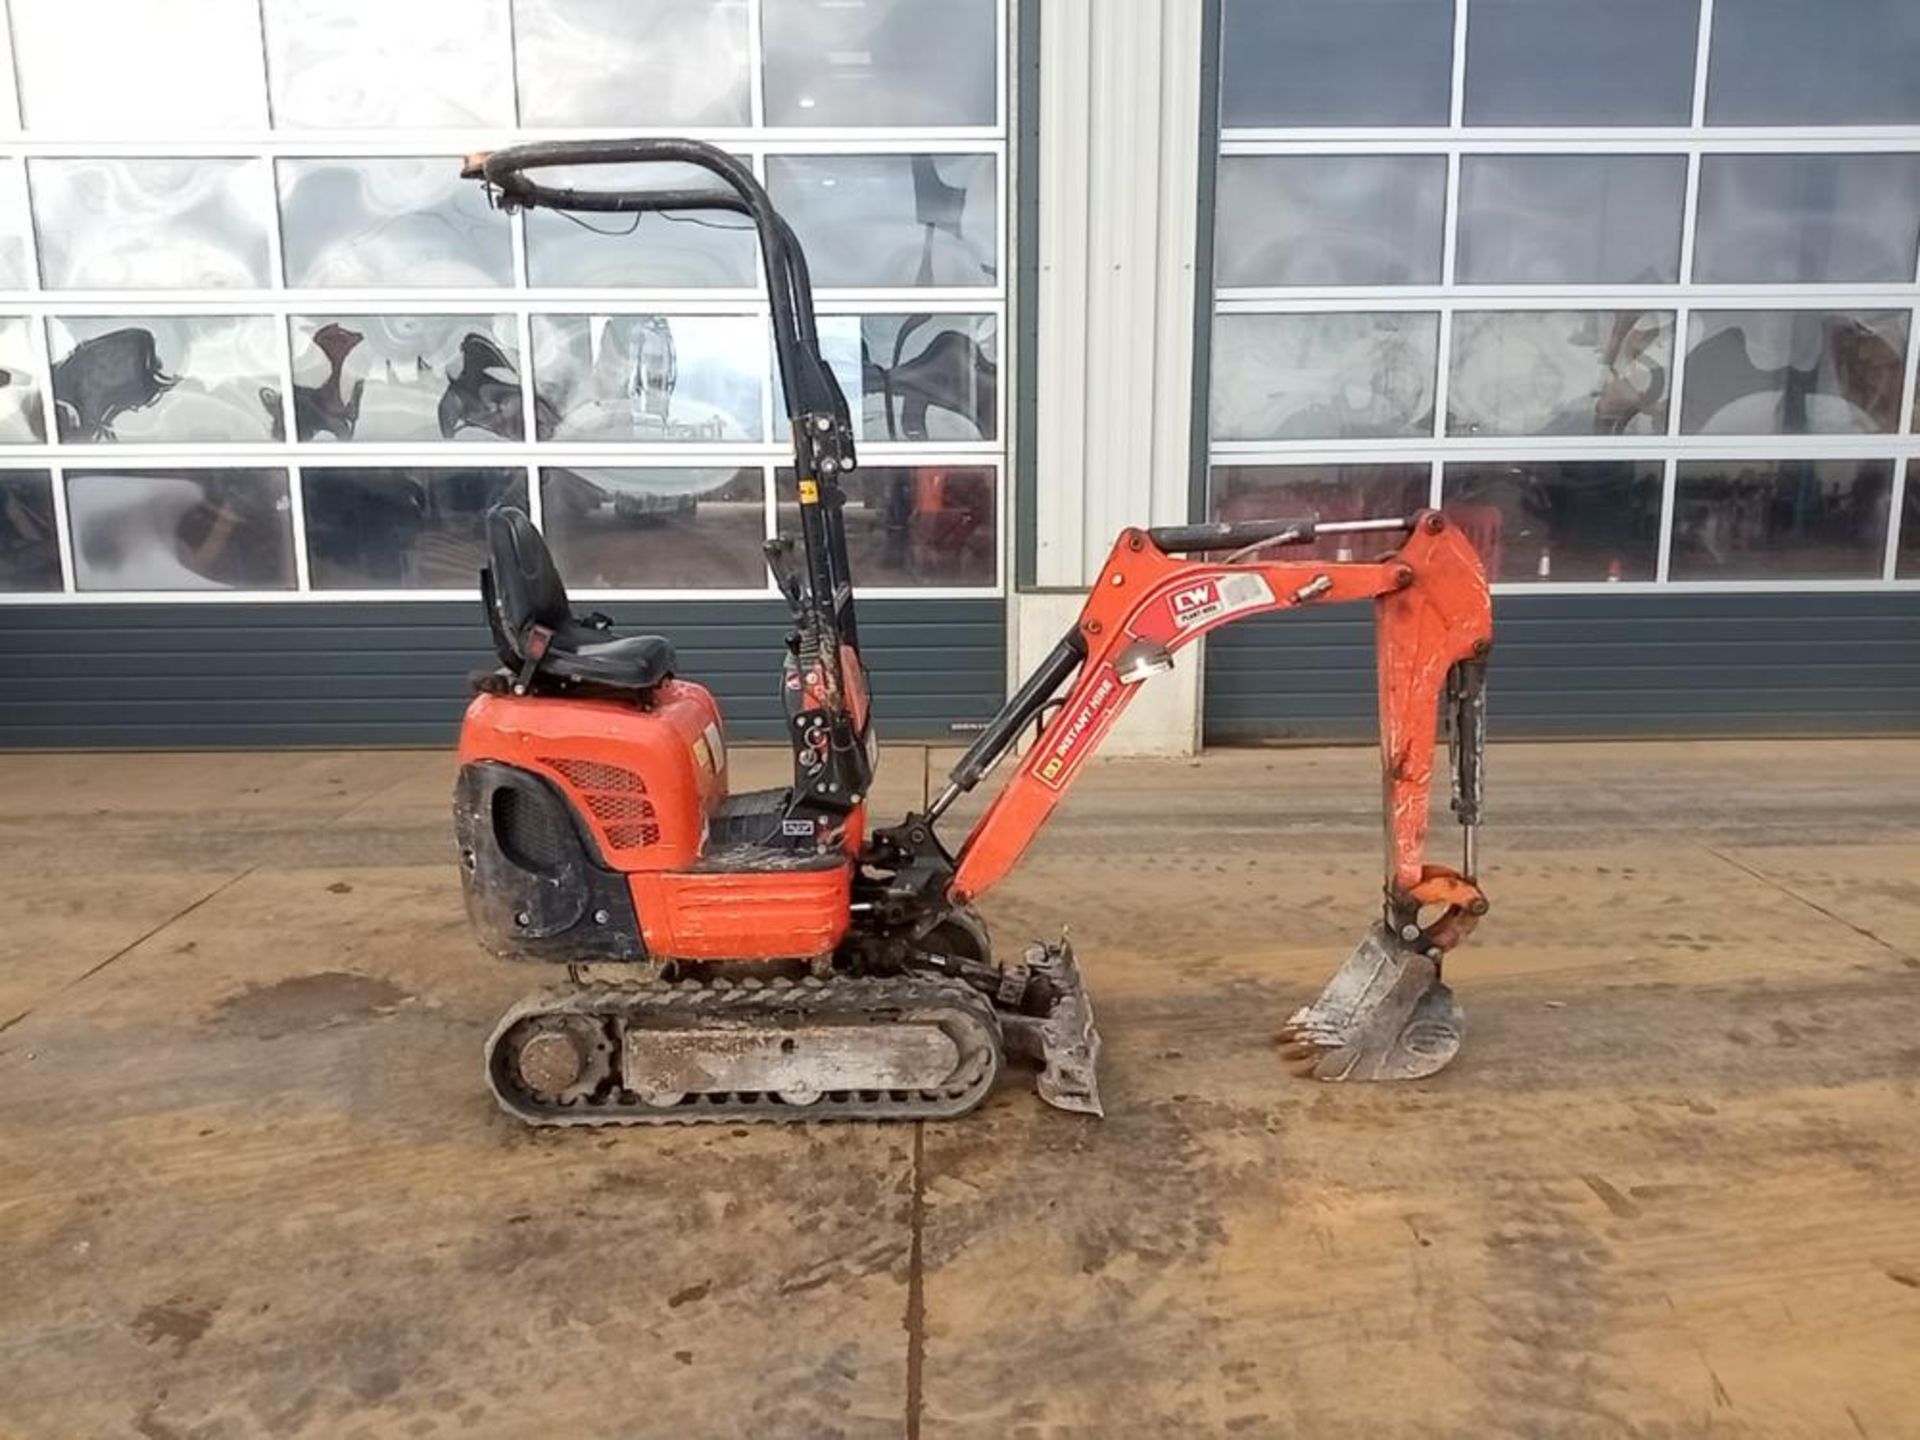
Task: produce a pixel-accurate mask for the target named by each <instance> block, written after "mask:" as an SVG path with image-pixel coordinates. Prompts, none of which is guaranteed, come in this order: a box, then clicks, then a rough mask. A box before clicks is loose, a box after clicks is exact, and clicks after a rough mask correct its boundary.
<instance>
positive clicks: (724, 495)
mask: <svg viewBox="0 0 1920 1440" xmlns="http://www.w3.org/2000/svg"><path fill="white" fill-rule="evenodd" d="M540 504H541V506H542V510H541V515H542V517H543V518H542V521H541V524H542V527H543V528H544V529H545V531H546V536H547V543H548V544H549V545H550V546H552V547H553V558H554V562H555V563H556V564H557V565H558V566H559V567H560V573H561V575H563V576H564V577H565V578H566V582H567V584H568V585H569V586H570V587H571V588H573V589H575V590H682V589H693V590H764V589H765V588H766V587H767V568H766V561H765V560H764V559H763V558H762V556H761V553H760V544H761V542H762V541H763V540H765V539H766V536H767V486H766V477H765V472H764V471H762V470H761V469H760V467H759V466H757V465H756V466H752V467H743V468H740V469H718V468H716V469H697V468H692V467H678V468H662V469H651V468H649V469H635V468H628V469H598V468H595V469H586V468H581V467H577V466H575V467H568V468H566V469H547V470H542V471H541V472H540Z"/></svg>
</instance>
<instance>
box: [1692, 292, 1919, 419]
mask: <svg viewBox="0 0 1920 1440" xmlns="http://www.w3.org/2000/svg"><path fill="white" fill-rule="evenodd" d="M1906 353H1907V312H1906V311H1904V310H1850V311H1849V310H1696V311H1695V312H1694V313H1693V314H1692V315H1691V316H1689V317H1688V324H1687V378H1686V389H1685V397H1686V398H1685V402H1684V403H1683V405H1682V406H1681V411H1680V428H1681V429H1682V430H1684V431H1686V432H1687V433H1688V434H1690V435H1843V434H1849V433H1859V432H1870V433H1881V434H1884V433H1887V432H1889V431H1892V430H1893V429H1894V428H1895V427H1896V426H1897V425H1898V424H1899V420H1900V394H1901V391H1902V390H1903V389H1904V388H1905V383H1906V374H1905V368H1904V367H1905V364H1906Z"/></svg>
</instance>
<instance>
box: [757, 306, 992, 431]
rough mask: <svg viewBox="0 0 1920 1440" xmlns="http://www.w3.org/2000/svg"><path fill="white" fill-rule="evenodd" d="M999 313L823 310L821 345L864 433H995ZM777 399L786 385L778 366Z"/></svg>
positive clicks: (780, 403) (779, 402)
mask: <svg viewBox="0 0 1920 1440" xmlns="http://www.w3.org/2000/svg"><path fill="white" fill-rule="evenodd" d="M997 328H998V327H997V326H996V324H995V322H994V318H993V317H992V316H991V315H925V314H912V315H894V314H888V315H823V316H821V317H820V322H819V330H820V353H821V354H822V355H823V356H824V357H825V358H826V361H827V366H828V368H829V369H831V370H832V371H833V375H834V378H835V379H836V380H838V381H839V382H840V388H841V390H842V391H843V392H844V393H845V394H846V396H847V400H848V403H849V404H850V405H851V406H852V408H853V411H854V424H855V426H856V427H857V430H856V433H857V434H858V435H859V437H860V438H861V439H863V440H882V441H889V442H891V441H910V440H932V441H942V440H962V441H966V440H992V439H995V438H996V437H997V435H998V431H999V414H998V406H999V389H1000V387H999V378H1000V363H999V354H1000V342H999V336H998V334H997V333H996V332H997ZM774 383H775V388H774V403H775V405H776V406H777V407H778V408H779V413H780V414H782V415H785V414H786V391H785V390H784V389H783V388H781V387H780V385H779V371H778V368H777V367H776V369H775V371H774Z"/></svg>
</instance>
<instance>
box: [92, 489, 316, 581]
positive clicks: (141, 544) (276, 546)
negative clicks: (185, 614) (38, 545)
mask: <svg viewBox="0 0 1920 1440" xmlns="http://www.w3.org/2000/svg"><path fill="white" fill-rule="evenodd" d="M67 523H68V525H69V526H70V527H71V529H72V532H73V579H74V584H75V585H77V586H78V587H79V588H80V589H82V590H291V589H293V588H294V570H293V514H292V507H291V506H290V505H289V503H288V500H287V472H286V471H284V470H69V471H67Z"/></svg>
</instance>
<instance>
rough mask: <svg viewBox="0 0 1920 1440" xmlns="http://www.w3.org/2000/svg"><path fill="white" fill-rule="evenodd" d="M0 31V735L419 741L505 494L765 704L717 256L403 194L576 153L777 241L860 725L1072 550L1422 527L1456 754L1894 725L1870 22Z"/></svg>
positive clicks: (1906, 582)
mask: <svg viewBox="0 0 1920 1440" xmlns="http://www.w3.org/2000/svg"><path fill="white" fill-rule="evenodd" d="M5 9H6V17H5V18H6V25H5V27H4V41H5V43H6V45H7V46H8V47H9V48H10V56H9V57H7V58H10V62H11V63H10V64H9V65H6V66H0V77H5V78H8V79H11V80H12V82H13V84H12V89H11V93H0V370H4V372H5V382H6V383H5V384H4V386H0V664H4V665H5V667H6V674H7V680H6V684H7V698H6V701H5V702H4V703H3V704H0V744H6V745H15V746H48V745H223V744H261V745H275V744H283V745H307V744H370V743H434V742H437V741H441V740H444V739H447V738H448V737H450V736H451V734H452V732H453V728H454V726H455V723H456V721H457V718H458V714H459V710H460V708H461V704H462V698H463V695H464V693H465V685H466V677H467V675H468V673H469V672H470V671H471V670H472V669H474V668H476V667H479V666H483V665H485V664H486V663H488V658H487V645H486V638H485V629H484V625H483V622H482V620H481V616H480V611H479V607H478V604H477V600H476V594H477V592H476V588H475V575H476V572H477V569H478V566H479V564H480V561H481V546H480V520H481V517H482V516H483V514H484V513H485V510H486V509H487V507H488V506H490V505H492V504H494V503H496V502H499V501H501V500H510V501H512V502H514V503H517V504H521V505H523V506H524V507H526V508H527V509H528V510H529V511H530V512H531V513H532V514H533V516H534V517H535V519H536V521H537V522H538V523H540V525H541V526H542V528H543V530H544V531H545V532H546V534H547V536H548V538H549V541H550V543H551V544H552V546H553V549H554V552H555V555H556V558H557V559H558V561H559V563H560V565H561V567H562V569H563V571H564V572H565V573H566V574H567V577H568V580H569V583H570V585H571V586H572V588H573V589H574V590H575V592H576V595H577V597H578V598H580V599H581V600H583V601H586V602H590V603H591V604H592V606H593V607H595V608H598V609H602V610H605V611H607V612H608V613H610V614H612V615H613V616H614V617H615V618H616V620H617V621H619V622H621V623H622V624H623V625H634V626H639V627H643V628H646V629H654V630H658V631H660V632H662V633H665V634H668V635H670V636H671V637H673V639H674V640H675V642H676V645H677V646H678V648H679V651H680V656H681V667H682V669H683V671H684V672H685V673H686V674H688V675H689V676H691V677H693V678H697V679H701V680H703V681H704V682H706V683H708V684H710V685H711V686H712V687H713V688H714V689H715V690H716V692H717V693H718V694H719V695H720V697H721V699H722V702H723V704H724V705H725V706H726V707H727V709H728V711H729V714H730V716H731V717H732V718H733V721H734V724H735V728H736V731H737V732H738V733H740V734H741V735H743V736H755V735H771V734H775V733H778V722H777V696H776V694H775V688H774V682H775V675H776V669H777V656H778V647H779V644H780V637H781V635H782V633H783V632H784V614H785V612H784V606H783V605H782V604H781V603H780V602H779V600H778V599H777V598H776V597H775V595H774V592H773V590H772V588H771V585H770V583H769V580H768V578H767V575H766V572H765V570H764V568H763V566H762V564H761V561H760V554H759V547H760V544H761V542H762V541H763V540H764V539H765V538H766V537H768V536H769V535H772V534H776V533H779V532H780V531H782V530H783V529H784V528H786V527H787V526H788V525H790V524H791V523H792V509H791V506H792V497H791V495H790V494H789V493H788V491H789V487H790V478H789V477H788V476H787V475H786V474H785V472H784V470H783V455H784V453H785V451H786V439H785V433H784V422H783V420H782V419H781V405H780V400H779V396H778V394H777V382H776V380H775V378H774V376H773V373H772V371H773V367H772V363H771V357H770V354H769V349H768V339H767V312H766V305H765V302H764V300H763V299H762V298H761V296H760V294H759V289H758V275H757V272H756V268H755V266H756V260H755V255H754V249H753V245H752V242H751V239H750V237H748V236H746V235H743V234H741V233H739V231H738V230H737V229H736V228H734V226H733V225H732V224H731V223H730V222H729V221H727V220H724V219H722V220H715V219H713V218H712V217H691V216H649V217H646V218H644V219H641V220H640V221H639V222H638V223H637V224H635V223H634V222H632V221H614V222H609V220H608V219H607V218H606V217H580V218H578V219H575V218H569V217H564V216H557V215H552V214H544V213H542V214H534V215H505V214H502V213H500V212H498V211H494V210H491V209H489V208H488V206H487V204H486V202H485V198H484V196H483V195H482V194H481V192H480V190H479V188H478V187H477V186H476V185H474V184H473V183H472V182H464V181H461V180H460V179H459V178H458V168H459V162H458V157H459V156H460V155H461V154H463V153H465V152H468V151H471V150H476V149H484V148H493V147H498V146H500V145H503V144H507V143H511V142H512V141H514V140H517V139H531V138H550V137H560V136H593V135H619V134H632V133H655V134H685V135H694V136H698V137H700V138H703V139H707V140H711V141H713V142H715V143H717V144H720V145H722V146H724V147H726V148H728V149H729V150H731V151H733V152H734V153H736V154H738V155H740V156H742V157H743V158H746V159H748V160H749V161H750V163H751V164H752V165H753V166H754V168H755V170H756V172H757V173H758V174H759V175H760V177H761V178H762V180H763V181H764V182H765V183H766V185H767V187H768V189H769V190H770V191H771V193H772V195H773V197H774V200H775V202H776V203H777V204H778V205H779V206H780V208H781V209H782V210H783V212H784V213H785V214H786V215H787V216H788V218H789V219H790V220H791V221H792V223H793V224H794V226H795V229H796V230H797V231H798V233H799V235H800V238H801V240H802V242H803V243H804V245H805V246H806V249H807V252H808V255H809V258H810V260H811V263H812V268H813V274H814V280H815V286H816V291H817V296H818V299H819V303H820V310H821V332H822V338H823V342H824V344H825V347H826V348H827V350H828V351H829V356H830V359H831V361H832V363H833V364H834V367H835V369H836V373H837V374H838V375H839V377H840V380H841V383H842V385H843V387H844V388H845V389H846V391H847V393H848V395H849V396H850V397H851V398H852V399H853V403H854V409H855V411H856V415H857V420H858V426H859V431H860V437H861V461H862V465H861V469H860V471H859V472H858V473H857V474H856V476H855V477H854V479H853V481H852V482H851V484H850V486H849V496H850V498H849V508H848V520H849V532H850V538H851V542H852V549H853V554H852V559H853V564H854V567H855V573H856V576H857V578H858V579H859V581H860V583H861V597H862V621H863V639H864V641H865V647H866V651H867V658H868V660H869V663H870V664H871V665H872V666H873V669H874V671H875V686H876V691H877V693H878V695H879V699H880V704H881V707H882V725H883V728H884V730H885V732H886V733H887V734H889V735H891V736H895V737H902V738H905V737H924V738H940V737H943V736H952V735H954V734H956V733H960V732H962V731H964V730H965V728H966V727H967V726H969V725H970V724H973V723H977V722H978V721H979V720H980V719H982V718H983V717H984V716H985V715H986V714H988V713H990V712H991V710H992V709H993V707H994V706H995V705H996V704H997V703H998V701H999V699H1000V697H1001V696H1002V695H1003V694H1004V693H1005V690H1006V688H1007V686H1008V683H1009V681H1010V679H1012V678H1015V677H1017V675H1018V673H1019V672H1020V671H1021V670H1023V669H1025V668H1026V667H1027V666H1028V665H1030V664H1031V663H1032V661H1033V659H1034V658H1035V657H1037V655H1038V654H1039V653H1041V652H1043V651H1044V650H1045V649H1046V648H1047V646H1049V645H1050V644H1051V643H1052V641H1053V639H1054V638H1055V637H1056V636H1057V634H1058V632H1059V630H1060V629H1061V628H1064V624H1065V621H1066V618H1067V617H1068V616H1069V615H1070V614H1071V611H1072V609H1073V608H1074V607H1075V605H1076V604H1077V602H1078V598H1079V595H1080V593H1082V591H1083V587H1084V586H1085V585H1086V584H1087V583H1088V582H1089V581H1090V580H1091V579H1092V578H1093V576H1094V573H1095V572H1096V570H1097V567H1098V564H1099V561H1100V558H1101V557H1102V556H1103V555H1104V554H1105V552H1106V548H1107V546H1108V544H1109V543H1110V542H1111V539H1112V536H1113V534H1114V533H1115V532H1116V531H1117V530H1118V529H1119V528H1120V527H1121V526H1122V525H1125V524H1139V523H1167V522H1170V521H1176V520H1184V519H1190V518H1198V517H1202V516H1207V517H1214V518H1223V519H1232V518H1242V517H1246V516H1251V515H1257V514H1315V515H1319V516H1322V517H1324V518H1328V519H1335V518H1341V519H1344V518H1350V517H1352V516H1356V515H1361V514H1377V513H1387V512H1398V511H1404V510H1407V509H1410V508H1413V507H1417V506H1419V505H1423V504H1430V503H1431V504H1439V505H1442V506H1443V507H1444V508H1446V509H1447V510H1448V511H1449V513H1450V514H1452V515H1453V516H1454V518H1455V519H1456V521H1457V522H1458V523H1459V524H1461V525H1462V526H1463V527H1464V528H1465V529H1466V530H1467V532H1468V533H1469V535H1470V536H1471V537H1472V538H1473V539H1474V541H1475V543H1476V545H1478V546H1479V548H1480V550H1481V553H1482V555H1483V557H1484V559H1485V560H1486V563H1487V566H1488V569H1489V572H1490V574H1491V575H1492V577H1493V578H1494V580H1495V582H1496V595H1497V601H1496V604H1497V620H1498V625H1499V635H1500V639H1499V658H1498V661H1497V664H1496V671H1495V683H1496V686H1497V687H1498V689H1497V694H1498V696H1499V699H1498V700H1497V702H1496V703H1497V707H1498V710H1497V713H1498V714H1499V716H1500V721H1501V733H1502V734H1543V735H1551V734H1575V733H1578V734H1631V733H1696V734H1726V733H1816V734H1818V733H1859V732H1872V731H1910V730H1912V729H1915V728H1917V727H1920V477H1916V479H1915V480H1913V481H1911V482H1910V481H1909V479H1908V475H1907V471H1908V470H1909V468H1913V467H1914V466H1915V462H1916V460H1920V439H1916V428H1915V414H1914V408H1915V390H1916V375H1915V356H1916V350H1917V349H1920V346H1916V344H1915V343H1914V340H1915V337H1914V335H1913V331H1914V329H1915V322H1916V305H1917V304H1920V10H1916V8H1915V7H1914V6H1913V5H1912V4H1911V3H1909V0H1206V3H1203V0H1125V3H1119V0H1115V3H1106V0H408V3H407V4H405V5H391V4H389V5H378V4H375V3H373V0H196V3H195V4H193V5H191V6H175V5H162V4H159V3H157V0H145V3H142V0H5ZM660 178H661V179H662V180H663V181H669V182H670V181H672V180H673V179H674V178H676V177H673V176H670V175H669V176H663V177H660ZM1325 553H1326V555H1327V558H1329V559H1333V558H1338V557H1339V554H1340V552H1339V551H1337V550H1335V549H1334V548H1332V547H1327V549H1326V552H1325ZM1370 686H1371V658H1370V635H1369V618H1368V616H1367V614H1366V613H1365V612H1364V611H1363V610H1350V611H1341V610H1334V611H1327V612H1324V613H1316V614H1311V615H1296V616H1287V617H1279V618H1276V619H1273V620H1271V621H1261V622H1253V623H1250V624H1247V625H1245V626H1242V627H1236V628H1232V629H1229V630H1226V631H1223V632H1220V633H1219V634H1218V635H1216V636H1215V637H1214V638H1213V639H1212V640H1211V641H1210V642H1209V645H1208V653H1207V654H1206V656H1205V659H1204V664H1197V665H1193V666H1183V669H1182V671H1180V672H1176V675H1175V677H1172V678H1171V679H1170V680H1168V681H1166V682H1159V683H1157V686H1156V688H1155V695H1154V698H1153V699H1152V700H1151V702H1150V703H1149V702H1147V701H1146V700H1144V699H1143V702H1142V704H1141V705H1140V706H1137V707H1136V708H1137V709H1138V710H1139V711H1140V712H1141V713H1140V714H1139V715H1138V716H1137V717H1133V719H1134V723H1133V724H1132V727H1131V729H1130V730H1129V731H1128V732H1127V738H1128V739H1130V740H1131V742H1132V743H1133V744H1134V745H1135V746H1136V747H1138V748H1148V749H1175V750H1177V749H1183V748H1188V747H1190V746H1191V745H1193V744H1195V743H1198V742H1200V741H1201V740H1203V739H1204V740H1212V741H1216V742H1222V741H1236V740H1261V739H1274V738H1289V737H1351V736H1354V735H1358V734H1364V733H1366V732H1367V730H1368V728H1369V727H1370V725H1371V713H1372V706H1371V699H1370V694H1369V691H1370Z"/></svg>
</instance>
